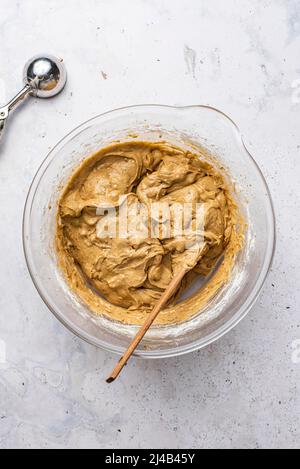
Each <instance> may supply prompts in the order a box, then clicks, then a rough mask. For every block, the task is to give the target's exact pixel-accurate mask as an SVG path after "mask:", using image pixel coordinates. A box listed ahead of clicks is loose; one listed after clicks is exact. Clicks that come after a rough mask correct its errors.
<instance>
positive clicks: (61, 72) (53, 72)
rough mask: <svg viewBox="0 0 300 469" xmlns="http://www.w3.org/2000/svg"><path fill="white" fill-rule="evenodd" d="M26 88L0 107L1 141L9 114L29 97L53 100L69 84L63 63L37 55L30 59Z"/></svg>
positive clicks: (27, 65)
mask: <svg viewBox="0 0 300 469" xmlns="http://www.w3.org/2000/svg"><path fill="white" fill-rule="evenodd" d="M23 80H24V83H25V86H24V88H23V89H22V90H21V91H20V92H19V93H18V94H17V95H16V96H15V97H14V98H13V99H12V100H11V101H10V102H9V103H8V104H7V105H6V106H3V107H0V140H1V137H2V135H3V129H4V126H5V122H6V119H7V118H8V115H9V112H10V111H11V110H12V109H13V108H14V107H16V106H17V105H18V104H19V103H20V102H21V101H23V99H25V98H26V97H27V96H29V95H30V96H35V97H37V98H52V97H53V96H56V95H57V94H58V93H60V92H61V91H62V90H63V89H64V87H65V84H66V82H67V72H66V68H65V65H64V64H63V62H62V61H61V60H59V59H57V58H56V57H53V56H52V55H47V54H44V55H37V56H35V57H33V58H32V59H30V60H29V61H28V62H27V63H26V65H25V67H24V72H23Z"/></svg>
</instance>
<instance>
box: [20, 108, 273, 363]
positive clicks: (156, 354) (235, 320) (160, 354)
mask: <svg viewBox="0 0 300 469" xmlns="http://www.w3.org/2000/svg"><path fill="white" fill-rule="evenodd" d="M158 108H161V109H174V110H185V109H207V110H210V111H213V112H216V113H218V114H219V115H221V116H222V117H223V118H225V119H227V120H228V121H229V122H230V123H231V125H232V128H233V130H234V132H235V133H236V137H237V138H238V140H239V142H240V144H241V146H242V149H243V150H244V151H245V153H246V155H247V156H248V157H249V159H250V160H251V162H252V164H253V165H254V166H255V167H256V170H257V173H258V175H259V176H260V178H261V182H262V184H263V185H264V187H265V190H266V194H267V197H268V199H269V203H270V209H271V211H270V217H271V231H270V240H269V247H268V252H267V255H266V257H265V259H264V264H263V268H262V269H261V272H260V275H259V277H258V279H257V281H256V284H255V286H254V288H253V290H252V292H251V295H249V297H248V298H247V299H246V301H245V302H244V303H243V305H242V307H241V308H240V309H239V311H238V312H237V313H236V314H235V315H234V316H233V317H232V318H231V319H230V321H228V322H227V323H226V324H224V325H223V326H221V327H220V328H219V329H217V330H216V331H214V332H213V333H211V334H209V335H207V336H206V337H204V338H201V339H198V340H196V341H194V342H192V343H190V344H187V345H183V346H179V347H176V348H174V349H170V350H150V351H147V350H145V351H143V350H139V351H138V353H137V354H136V356H138V357H140V358H147V359H149V358H151V359H155V358H157V359H161V358H168V357H175V356H180V355H185V354H187V353H190V352H193V351H196V350H199V349H201V348H204V347H207V346H208V345H210V344H212V343H213V342H215V341H217V340H219V339H220V338H221V337H223V336H224V335H225V334H227V333H228V332H230V331H231V330H232V329H233V328H234V327H235V326H237V324H239V322H240V321H241V320H242V319H244V317H245V316H246V315H247V314H248V313H249V311H250V310H251V309H252V307H253V305H254V304H255V302H256V300H257V299H258V297H259V294H260V293H261V291H262V288H263V286H264V283H265V280H266V278H267V275H268V273H269V270H270V268H271V266H272V263H273V259H274V253H275V248H276V220H275V211H274V205H273V201H272V196H271V193H270V190H269V187H268V185H267V182H266V179H265V177H264V175H263V173H262V171H261V169H260V167H259V165H258V164H257V162H256V161H255V159H254V158H253V156H252V155H251V153H250V152H249V151H248V149H247V147H246V145H245V143H244V140H243V137H242V134H241V131H240V129H239V127H238V126H237V124H236V123H235V122H234V121H233V120H232V119H231V118H230V117H229V116H228V115H227V114H225V113H224V112H223V111H221V110H219V109H217V108H215V107H212V106H208V105H202V104H194V105H186V106H171V105H166V104H138V105H131V106H124V107H120V108H115V109H113V110H109V111H106V112H104V113H101V114H98V115H96V116H94V117H92V118H90V119H88V120H86V121H85V122H83V123H81V124H80V125H78V126H76V127H75V128H74V129H73V130H71V131H70V132H69V133H68V134H66V135H65V136H64V137H63V138H61V139H60V140H59V141H58V143H57V144H56V145H55V146H54V147H53V148H52V149H51V150H50V151H49V153H48V154H47V156H46V157H45V159H44V160H43V161H42V163H41V164H40V166H39V168H38V169H37V171H36V173H35V176H34V178H33V180H32V183H31V185H30V187H29V190H28V194H27V197H26V201H25V206H24V212H23V223H22V238H23V250H24V256H25V260H26V264H27V268H28V271H29V274H30V277H31V279H32V282H33V284H34V286H35V288H36V290H37V292H38V293H39V295H40V297H41V299H42V300H43V302H44V303H45V305H46V306H47V308H48V309H49V310H50V311H51V312H52V314H53V315H54V316H55V317H56V318H57V319H58V320H59V321H60V322H61V323H62V324H63V325H64V326H65V327H66V328H67V329H68V330H69V331H70V332H72V333H73V334H75V335H76V336H77V337H79V338H80V339H82V340H84V341H86V342H87V343H89V344H91V345H94V346H96V347H98V348H101V349H103V350H106V351H108V352H112V353H116V354H117V355H122V354H123V353H124V351H125V349H124V348H122V347H117V346H113V345H111V344H109V343H107V342H104V341H102V340H100V339H96V338H94V337H93V336H91V335H90V334H88V333H86V332H84V331H82V330H81V329H80V328H78V327H77V326H75V325H74V324H72V323H71V322H70V321H68V320H67V319H66V318H65V317H64V315H63V313H61V312H60V311H56V310H55V309H54V308H53V307H52V306H51V305H50V304H49V301H47V299H46V296H47V295H46V293H45V290H44V286H43V285H42V283H41V282H39V280H38V278H36V277H35V276H34V274H33V268H32V265H31V262H32V260H31V258H30V246H29V244H28V239H27V237H26V233H27V232H28V226H29V222H30V212H31V207H32V203H33V201H34V197H35V193H36V190H37V187H38V186H39V183H40V180H41V179H42V177H43V175H44V173H45V172H46V170H47V168H48V166H49V164H50V163H51V161H52V159H53V158H54V157H55V153H56V150H58V149H59V148H60V147H61V146H62V145H63V144H64V143H65V142H66V141H67V140H69V139H71V138H72V136H75V135H77V134H78V132H79V131H80V132H81V131H83V130H85V128H86V127H87V126H89V125H90V124H91V123H93V121H96V120H97V119H99V118H101V117H104V116H108V115H111V116H112V115H113V114H114V113H115V114H117V113H118V112H124V111H134V110H135V109H136V110H143V109H144V110H145V111H146V110H150V109H158Z"/></svg>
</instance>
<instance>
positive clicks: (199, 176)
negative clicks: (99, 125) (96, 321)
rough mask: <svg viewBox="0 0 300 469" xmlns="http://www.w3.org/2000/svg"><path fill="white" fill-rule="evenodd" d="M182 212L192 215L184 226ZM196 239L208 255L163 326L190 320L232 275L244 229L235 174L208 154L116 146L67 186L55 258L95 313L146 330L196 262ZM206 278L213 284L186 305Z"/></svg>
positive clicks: (164, 314) (163, 146)
mask: <svg viewBox="0 0 300 469" xmlns="http://www.w3.org/2000/svg"><path fill="white" fill-rule="evenodd" d="M124 207H126V210H127V211H126V212H125V211H124ZM137 207H138V210H137ZM157 207H159V208H158V209H157ZM180 207H188V210H187V213H188V214H187V215H186V212H184V214H183V217H182V219H180V220H179V218H180V217H179V215H180V214H181V212H180ZM199 207H201V214H202V215H201V216H202V230H199V225H198V223H196V214H197V216H198V215H199V213H200V211H199ZM176 210H179V212H178V211H176ZM124 213H126V216H125V218H124ZM150 213H151V222H150V223H149V214H150ZM153 213H154V214H156V218H155V215H154V219H153ZM178 213H179V215H178ZM125 225H126V230H125V231H124V227H125ZM178 226H179V227H183V229H184V231H183V233H181V234H180V235H178V233H177V231H176V230H175V228H176V229H178ZM145 230H146V231H145ZM200 231H201V232H200ZM108 232H109V234H108ZM124 232H125V235H124ZM112 233H113V235H112ZM145 233H146V234H145ZM175 233H176V234H175ZM195 233H196V234H197V239H198V235H199V234H200V235H201V238H202V240H203V249H202V250H201V256H200V259H199V261H198V262H197V265H196V266H195V267H194V268H193V269H192V271H191V272H190V273H189V274H188V275H186V277H185V278H184V279H183V281H182V284H181V287H180V289H179V291H178V292H177V294H176V295H175V296H174V297H173V298H172V299H171V301H170V302H169V303H168V305H167V307H166V308H165V309H164V310H163V311H161V312H160V314H159V316H158V318H157V319H156V321H155V324H171V323H178V322H182V321H185V320H187V319H189V318H191V317H192V316H194V315H195V314H197V312H199V311H200V310H201V309H202V308H203V307H204V306H205V305H206V304H207V303H208V301H209V300H210V299H212V298H213V297H214V296H215V295H216V293H217V292H218V291H219V290H220V288H221V287H222V286H223V285H224V284H225V283H226V282H227V281H228V280H229V279H230V276H231V272H232V268H233V266H234V263H235V259H236V256H237V254H238V252H239V251H240V250H241V249H242V247H243V243H244V233H245V224H244V222H243V217H242V215H241V213H240V210H239V207H238V205H237V203H236V201H235V198H234V196H233V189H232V187H231V185H230V182H229V181H228V178H227V177H226V175H225V174H223V172H222V170H221V169H219V168H217V167H216V164H215V161H213V160H212V161H209V157H208V156H207V155H206V154H205V153H204V152H201V149H200V148H199V152H196V151H195V153H193V152H191V151H188V150H185V149H182V148H180V147H177V146H174V145H172V144H169V143H168V142H144V141H130V142H123V143H116V144H113V145H110V146H108V147H106V148H103V149H101V150H100V151H99V152H97V153H96V154H94V155H92V156H91V157H89V158H87V159H86V160H85V161H84V162H83V163H82V164H81V165H80V167H79V168H77V170H76V171H75V173H74V174H73V175H72V177H71V178H70V180H69V181H68V183H67V185H66V187H65V189H64V191H63V193H62V196H61V198H60V201H59V207H58V215H57V232H56V247H57V255H58V260H59V265H60V267H61V269H62V271H63V273H64V276H65V278H66V281H67V283H68V285H69V287H70V288H71V289H72V291H74V292H75V293H76V295H77V296H78V297H79V298H80V299H81V300H82V301H83V302H84V303H85V304H86V305H87V306H88V308H89V309H90V310H91V311H92V312H93V313H95V314H98V315H106V316H107V317H109V318H111V319H114V320H118V321H121V322H124V323H126V324H137V325H140V324H143V323H144V321H145V319H146V317H147V315H148V314H149V312H150V311H151V310H152V308H153V306H154V305H155V303H156V302H157V301H158V300H159V299H160V297H161V295H162V293H163V291H164V290H165V289H166V288H167V286H168V285H169V284H170V282H171V280H172V278H174V276H175V275H176V273H178V271H179V270H181V269H182V266H183V264H184V263H185V262H188V259H189V256H190V253H191V252H192V250H191V249H192V247H193V245H194V242H195ZM217 263H219V265H218V268H217V269H215V271H214V268H215V267H216V264H217ZM210 274H211V275H210ZM199 275H201V276H203V277H207V276H208V275H210V278H209V279H208V281H207V282H206V283H205V284H204V286H203V287H202V288H200V289H199V290H198V291H197V292H196V293H195V294H193V295H192V296H190V297H189V298H188V299H186V300H183V301H178V298H179V297H180V295H181V293H182V292H183V291H184V290H185V289H186V288H187V287H188V286H189V285H190V284H191V283H192V282H193V280H194V279H195V277H197V276H199Z"/></svg>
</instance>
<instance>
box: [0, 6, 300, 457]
mask: <svg viewBox="0 0 300 469" xmlns="http://www.w3.org/2000/svg"><path fill="white" fill-rule="evenodd" d="M0 38H1V48H0V63H1V70H0V84H1V85H0V93H1V95H2V98H3V101H5V97H7V98H8V97H10V96H11V95H12V94H13V93H14V92H15V91H17V90H18V88H19V86H20V83H21V74H22V67H23V64H24V62H25V60H26V59H27V58H29V57H30V56H32V55H33V54H35V53H37V52H39V51H43V50H45V51H49V52H51V53H54V54H56V55H59V56H62V57H63V58H64V59H65V62H66V64H67V66H68V71H69V83H68V88H67V89H66V91H65V93H64V94H63V95H61V96H60V97H59V98H57V99H55V100H53V101H43V102H42V101H36V100H33V102H31V106H30V105H28V106H24V107H23V108H22V109H20V111H17V112H15V113H14V115H13V116H12V118H11V121H10V125H9V128H8V133H7V134H6V138H5V141H4V142H2V144H1V147H0V214H1V223H0V236H1V238H0V239H1V242H0V259H1V267H0V361H1V362H4V359H3V358H4V353H3V348H4V343H5V344H6V362H5V363H0V447H2V448H32V447H34V448H90V447H97V448H122V447H123V448H139V447H141V448H148V447H152V448H187V447H191V448H239V447H241V448H256V447H258V448H262V447H268V448H283V447H288V448H296V447H299V441H300V424H299V418H300V387H299V379H300V353H297V348H296V350H293V347H297V346H298V347H299V348H300V346H299V343H298V342H296V341H297V340H298V341H299V340H300V328H299V325H300V319H299V298H300V293H299V292H300V280H299V278H300V270H299V265H300V252H299V228H300V221H299V202H300V200H299V198H300V190H299V189H300V188H299V175H300V163H299V161H300V128H299V123H300V119H299V116H300V92H299V89H300V81H299V80H300V63H299V50H300V4H299V1H298V0H227V1H226V2H223V1H220V0H201V1H199V0H190V1H189V2H182V1H180V0H172V1H168V0H131V1H130V2H124V1H122V0H81V1H79V0H72V1H71V0H65V1H64V2H61V1H59V0H47V1H45V0H26V1H22V2H21V1H16V0H0ZM297 80H298V81H297ZM5 95H6V96H5ZM2 98H1V101H2ZM145 102H155V103H166V104H198V103H204V104H210V105H213V106H216V107H219V108H220V109H223V110H224V111H225V112H226V113H228V114H229V115H231V116H232V117H233V118H234V119H235V120H236V121H237V122H238V123H239V125H240V127H241V130H242V132H243V134H244V136H245V140H246V142H247V145H248V147H249V149H250V151H251V152H252V154H253V155H254V156H255V158H256V160H257V161H258V163H259V164H260V166H261V168H262V170H263V172H264V174H265V176H266V178H267V181H268V183H269V185H270V189H271V191H272V194H273V198H274V203H275V210H276V215H277V223H278V226H277V232H278V245H277V252H276V256H275V261H274V265H273V268H272V271H271V273H270V275H269V277H268V280H267V282H266V285H265V289H264V292H263V294H262V295H261V297H260V299H259V301H258V303H257V304H256V306H255V307H254V308H253V310H252V311H251V313H250V314H249V316H248V317H247V318H246V319H245V320H244V321H243V322H242V323H241V324H240V325H239V326H238V327H237V328H236V329H235V330H234V331H232V332H231V333H229V334H228V335H227V336H226V337H224V338H223V339H221V340H220V341H219V342H218V343H215V344H214V345H212V346H211V347H209V348H207V349H205V350H202V351H199V352H196V353H193V354H190V355H188V356H184V357H181V358H178V359H177V358H175V359H170V360H167V361H166V360H164V361H163V360H162V361H149V362H144V361H137V360H132V361H131V363H130V364H129V365H128V367H127V368H126V372H125V373H124V374H123V375H122V376H121V378H120V380H119V381H118V382H117V383H115V384H114V385H113V386H107V385H106V384H105V383H104V381H103V379H104V377H105V375H106V373H107V371H108V370H110V369H111V367H112V365H113V364H114V363H115V357H114V356H112V355H110V354H108V353H105V352H102V351H101V350H96V349H94V348H93V347H91V346H89V345H87V344H85V343H83V342H81V341H80V340H79V339H77V338H75V337H73V336H72V335H71V334H70V333H69V332H68V331H66V330H65V329H64V328H63V327H62V326H61V325H60V324H59V323H58V322H57V321H56V320H55V319H54V317H52V316H51V314H50V313H49V311H48V310H47V308H46V307H45V306H44V304H43V303H42V301H41V299H40V298H39V296H38V294H37V293H36V291H35V289H34V287H33V285H32V283H31V280H30V278H29V275H28V273H27V269H26V265H25V261H24V257H23V252H22V243H21V222H22V211H23V206H24V201H25V196H26V193H27V191H28V188H29V185H30V182H31V180H32V178H33V176H34V174H35V172H36V170H37V168H38V166H39V164H40V163H41V161H42V159H43V158H44V157H45V155H46V154H47V152H48V150H49V149H50V148H51V147H52V146H53V145H54V144H55V143H56V142H57V141H58V140H59V139H60V138H61V137H62V136H63V135H65V134H66V133H67V132H68V131H70V130H71V129H72V128H73V127H74V126H75V125H78V124H80V123H81V122H82V121H84V120H85V119H87V118H89V117H91V116H93V115H95V114H99V113H101V112H103V111H106V110H109V109H112V108H115V107H120V106H125V105H129V104H138V103H145ZM297 344H298V345H297Z"/></svg>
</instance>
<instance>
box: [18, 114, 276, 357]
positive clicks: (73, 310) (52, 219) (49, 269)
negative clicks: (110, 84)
mask: <svg viewBox="0 0 300 469" xmlns="http://www.w3.org/2000/svg"><path fill="white" fill-rule="evenodd" d="M133 138H138V139H143V140H154V141H157V140H158V139H161V138H163V139H167V140H169V141H171V142H172V143H175V144H178V145H182V142H185V145H186V146H188V145H189V142H190V143H191V144H196V145H200V146H202V147H204V148H205V149H207V150H208V151H209V152H210V153H212V154H213V155H215V156H217V158H218V159H219V160H220V161H221V163H222V164H223V166H224V168H226V170H227V172H228V173H229V174H230V176H231V178H232V179H233V181H234V182H235V185H236V190H237V198H238V202H239V203H240V205H241V207H242V209H243V212H244V215H245V218H246V220H247V224H248V230H247V236H246V242H245V246H244V248H243V250H242V251H241V253H240V254H239V256H238V258H237V260H236V263H235V267H234V270H233V274H232V277H231V280H230V281H229V282H228V283H227V284H226V285H224V286H223V287H222V289H221V290H220V291H219V292H218V294H217V295H216V296H215V297H214V298H213V299H212V300H211V301H210V302H209V303H208V304H207V305H206V306H205V308H203V309H202V310H201V311H199V313H198V314H197V315H196V316H195V317H193V318H192V319H190V320H189V321H186V322H184V323H181V324H174V325H167V326H153V327H152V328H151V329H150V331H149V332H148V333H147V335H146V337H145V338H144V340H143V341H142V343H141V344H140V346H139V347H138V349H137V350H136V352H135V355H138V356H141V357H145V358H162V357H170V356H175V355H181V354H184V353H187V352H190V351H193V350H196V349H199V348H201V347H204V346H206V345H208V344H210V343H212V342H213V341H215V340H217V339H218V338H220V337H221V336H222V335H224V334H225V333H226V332H228V331H229V330H230V329H232V328H233V327H234V326H235V325H236V324H237V323H238V322H239V321H240V320H241V319H242V318H243V317H244V316H245V315H246V314H247V313H248V311H249V310H250V308H251V307H252V306H253V304H254V302H255V300H256V299H257V297H258V294H259V292H260V291H261V289H262V286H263V283H264V281H265V279H266V275H267V273H268V270H269V268H270V265H271V262H272V258H273V252H274V246H275V220H274V212H273V207H272V202H271V197H270V193H269V190H268V187H267V184H266V182H265V180H264V177H263V175H262V173H261V171H260V169H259V168H258V166H257V164H256V163H255V161H254V160H253V158H252V157H251V155H250V154H249V152H248V151H247V149H246V148H245V145H244V143H243V140H242V137H241V134H240V132H239V130H238V128H237V126H236V125H235V124H234V123H233V121H232V120H231V119H230V118H228V117H227V116H226V115H225V114H223V113H222V112H220V111H218V110H216V109H213V108H210V107H207V106H187V107H170V106H160V105H144V106H132V107H127V108H122V109H117V110H114V111H111V112H107V113H105V114H101V115H100V116H97V117H95V118H93V119H91V120H89V121H87V122H85V123H84V124H82V125H81V126H80V127H78V128H76V129H75V130H73V132H71V133H70V134H69V135H67V136H66V137H65V138H64V139H63V140H61V141H60V142H59V143H58V144H57V145H56V146H55V147H54V148H53V150H52V151H51V152H50V153H49V155H48V156H47V158H46V159H45V160H44V162H43V163H42V165H41V167H40V168H39V170H38V172H37V174H36V176H35V178H34V180H33V183H32V185H31V187H30V190H29V194H28V197H27V201H26V206H25V212H24V222H23V241H24V251H25V257H26V261H27V264H28V268H29V272H30V274H31V277H32V280H33V282H34V284H35V286H36V288H37V290H38V292H39V294H40V295H41V297H42V299H43V300H44V302H45V303H46V305H47V306H48V308H49V309H50V310H51V311H52V312H53V314H54V315H55V316H56V317H57V318H58V319H59V320H60V321H61V322H62V323H63V324H64V325H65V326H66V327H67V328H68V329H70V330H71V331H72V332H73V333H75V334H77V335H78V336H79V337H81V338H82V339H84V340H86V341H87V342H89V343H91V344H93V345H95V346H97V347H101V348H103V349H106V350H109V351H112V352H116V353H118V354H121V353H123V352H124V350H125V349H126V348H127V346H128V343H129V341H130V339H131V338H132V337H133V335H134V334H135V333H136V331H137V327H136V326H127V325H123V324H121V323H118V322H115V321H112V320H110V319H108V318H107V317H104V316H95V315H94V314H93V313H91V312H90V311H89V309H88V308H87V306H86V305H85V304H83V303H82V301H80V300H79V298H77V297H76V295H75V294H74V293H73V292H72V291H71V290H70V289H69V287H68V285H67V283H66V282H65V280H64V278H63V276H62V274H61V272H60V270H59V268H58V265H57V259H56V253H55V247H54V234H55V223H56V214H57V203H58V199H59V196H60V193H61V190H62V188H63V186H64V185H65V183H66V182H67V180H68V178H69V177H70V174H71V173H72V172H73V170H74V169H75V168H76V167H77V166H78V165H79V164H80V163H81V162H82V160H83V159H84V158H86V157H88V156H90V155H91V153H93V152H94V151H96V150H98V149H99V148H101V147H103V146H107V145H108V144H109V143H111V142H112V141H116V140H131V139H133ZM189 293H190V292H186V293H185V295H188V294H189Z"/></svg>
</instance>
